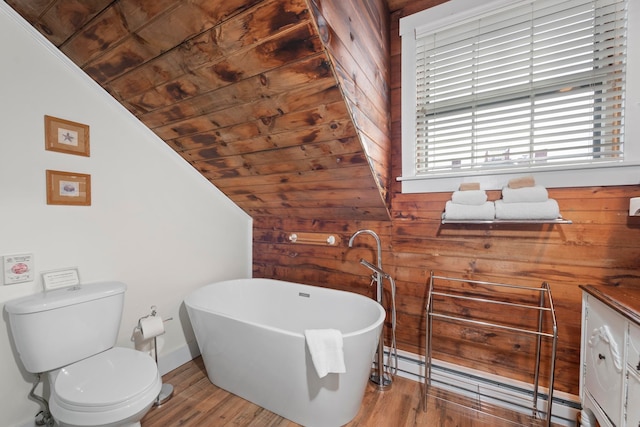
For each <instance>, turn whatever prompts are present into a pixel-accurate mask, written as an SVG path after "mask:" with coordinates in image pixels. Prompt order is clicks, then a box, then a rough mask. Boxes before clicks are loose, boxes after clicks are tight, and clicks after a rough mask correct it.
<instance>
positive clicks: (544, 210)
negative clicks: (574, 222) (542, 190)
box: [495, 199, 560, 220]
mask: <svg viewBox="0 0 640 427" xmlns="http://www.w3.org/2000/svg"><path fill="white" fill-rule="evenodd" d="M495 207H496V219H511V220H518V219H526V220H536V219H540V220H542V219H557V218H559V217H560V208H559V206H558V202H556V201H555V200H554V199H547V200H546V201H544V202H523V203H505V201H504V200H496V202H495Z"/></svg>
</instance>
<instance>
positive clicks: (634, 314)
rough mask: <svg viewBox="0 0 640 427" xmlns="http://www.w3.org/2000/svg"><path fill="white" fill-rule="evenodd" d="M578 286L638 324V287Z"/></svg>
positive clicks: (639, 311) (639, 323)
mask: <svg viewBox="0 0 640 427" xmlns="http://www.w3.org/2000/svg"><path fill="white" fill-rule="evenodd" d="M580 288H581V289H582V290H584V291H585V292H587V293H588V294H589V295H592V296H594V297H595V298H597V299H599V300H600V301H602V302H603V303H605V304H607V305H608V306H609V307H611V308H613V309H614V310H615V311H617V312H618V313H620V314H622V315H623V316H624V317H626V318H627V319H629V320H631V321H633V322H635V323H637V324H638V325H640V287H635V286H634V287H631V286H605V285H580Z"/></svg>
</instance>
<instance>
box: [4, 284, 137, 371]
mask: <svg viewBox="0 0 640 427" xmlns="http://www.w3.org/2000/svg"><path fill="white" fill-rule="evenodd" d="M126 289H127V287H126V285H125V284H124V283H120V282H103V283H92V284H86V285H82V286H71V287H67V288H60V289H56V290H52V291H46V292H42V293H39V294H35V295H29V296H26V297H23V298H19V299H16V300H12V301H7V302H6V303H5V310H6V311H7V313H8V314H9V324H10V327H11V335H12V337H13V341H14V343H15V347H16V350H17V352H18V355H19V356H20V360H21V361H22V363H23V364H24V367H25V369H26V370H27V371H29V372H32V373H39V372H47V371H51V370H54V369H57V368H61V367H63V366H66V365H69V364H71V363H74V362H77V361H78V360H81V359H85V358H87V357H89V356H92V355H94V354H97V353H100V352H102V351H105V350H108V349H110V348H111V347H113V346H114V345H115V343H116V339H117V336H118V330H119V329H120V319H121V317H122V307H123V303H124V292H125V290H126Z"/></svg>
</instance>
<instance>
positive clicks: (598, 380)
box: [584, 298, 626, 425]
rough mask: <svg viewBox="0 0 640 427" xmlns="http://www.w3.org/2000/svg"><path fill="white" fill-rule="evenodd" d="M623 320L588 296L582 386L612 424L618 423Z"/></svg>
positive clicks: (619, 416) (621, 389) (620, 416)
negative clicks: (584, 386) (583, 381)
mask: <svg viewBox="0 0 640 427" xmlns="http://www.w3.org/2000/svg"><path fill="white" fill-rule="evenodd" d="M625 327H626V322H625V321H624V319H623V318H622V317H620V316H618V315H617V314H616V313H615V312H613V311H612V310H611V309H609V308H608V307H606V306H605V305H604V304H602V303H601V302H599V301H597V300H596V299H594V298H589V300H588V308H587V322H586V330H585V331H584V333H585V334H586V338H587V339H586V342H585V344H586V345H585V347H586V348H585V364H586V371H585V385H586V387H587V389H588V390H589V392H590V393H591V394H592V395H593V397H594V399H595V400H596V401H597V402H598V404H599V405H600V406H601V407H602V409H603V410H604V411H605V412H606V414H607V416H608V417H609V418H610V419H611V420H612V421H613V423H614V424H615V425H621V418H622V411H621V408H620V406H621V405H620V403H621V402H622V401H623V378H624V372H625V370H624V368H625V366H624V358H623V357H624V354H623V351H624V333H625Z"/></svg>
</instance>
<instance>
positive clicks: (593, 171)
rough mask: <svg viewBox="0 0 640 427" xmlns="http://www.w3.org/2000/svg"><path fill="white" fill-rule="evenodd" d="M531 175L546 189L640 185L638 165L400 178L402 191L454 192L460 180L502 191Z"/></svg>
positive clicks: (486, 188)
mask: <svg viewBox="0 0 640 427" xmlns="http://www.w3.org/2000/svg"><path fill="white" fill-rule="evenodd" d="M525 175H533V176H534V178H535V180H536V184H538V185H542V186H544V187H546V188H565V187H600V186H614V185H638V184H640V164H625V165H620V164H615V165H609V166H601V167H574V168H570V169H562V170H518V171H487V173H484V174H483V173H476V174H466V175H444V174H443V175H438V176H429V177H399V178H397V179H398V181H400V182H402V193H437V192H447V191H456V190H457V189H458V188H459V187H460V184H461V183H463V182H479V183H480V188H482V189H483V190H501V189H502V188H503V187H504V186H505V185H507V183H508V182H509V180H510V179H512V178H517V177H521V176H525Z"/></svg>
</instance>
